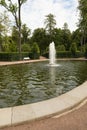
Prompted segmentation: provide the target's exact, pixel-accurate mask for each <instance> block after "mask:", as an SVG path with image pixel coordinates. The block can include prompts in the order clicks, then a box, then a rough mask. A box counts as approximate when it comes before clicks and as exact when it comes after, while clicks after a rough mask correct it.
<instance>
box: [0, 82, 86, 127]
mask: <svg viewBox="0 0 87 130" xmlns="http://www.w3.org/2000/svg"><path fill="white" fill-rule="evenodd" d="M86 98H87V81H86V82H84V83H83V84H82V85H80V86H78V87H77V88H75V89H73V90H71V91H69V92H67V93H65V94H63V95H61V96H59V97H56V98H52V99H49V100H45V101H42V102H37V103H33V104H28V105H22V106H15V107H11V108H3V109H0V127H4V126H10V125H15V124H19V123H23V122H27V121H32V120H36V119H40V118H45V117H50V116H52V115H56V114H61V113H64V112H66V111H69V110H71V109H72V108H74V107H76V106H77V105H78V104H80V103H81V102H82V101H84V100H85V99H86Z"/></svg>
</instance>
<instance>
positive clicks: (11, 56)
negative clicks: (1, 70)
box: [0, 52, 29, 61]
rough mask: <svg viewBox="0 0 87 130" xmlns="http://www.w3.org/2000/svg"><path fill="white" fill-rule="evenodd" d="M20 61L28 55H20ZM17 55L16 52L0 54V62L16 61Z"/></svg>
mask: <svg viewBox="0 0 87 130" xmlns="http://www.w3.org/2000/svg"><path fill="white" fill-rule="evenodd" d="M21 55H22V59H23V58H24V57H29V53H24V52H23V53H21ZM18 60H19V53H18V52H11V53H9V52H2V53H0V61H18Z"/></svg>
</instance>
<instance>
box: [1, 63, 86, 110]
mask: <svg viewBox="0 0 87 130" xmlns="http://www.w3.org/2000/svg"><path fill="white" fill-rule="evenodd" d="M58 65H59V66H56V67H50V66H48V62H37V63H29V64H20V65H10V66H0V108H4V107H12V106H18V105H24V104H29V103H34V102H38V101H42V100H46V99H50V98H53V97H57V96H59V95H61V94H64V93H66V92H68V91H70V90H72V89H73V88H75V87H77V86H78V85H80V84H82V83H83V82H84V81H86V80H87V61H58Z"/></svg>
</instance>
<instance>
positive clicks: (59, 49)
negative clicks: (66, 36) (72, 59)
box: [56, 45, 65, 51]
mask: <svg viewBox="0 0 87 130" xmlns="http://www.w3.org/2000/svg"><path fill="white" fill-rule="evenodd" d="M56 51H65V46H64V45H58V46H57V47H56Z"/></svg>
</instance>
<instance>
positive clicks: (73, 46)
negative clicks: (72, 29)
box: [70, 43, 77, 57]
mask: <svg viewBox="0 0 87 130" xmlns="http://www.w3.org/2000/svg"><path fill="white" fill-rule="evenodd" d="M70 51H71V53H72V55H73V56H74V57H75V56H76V52H77V46H76V43H72V44H71V47H70Z"/></svg>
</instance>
